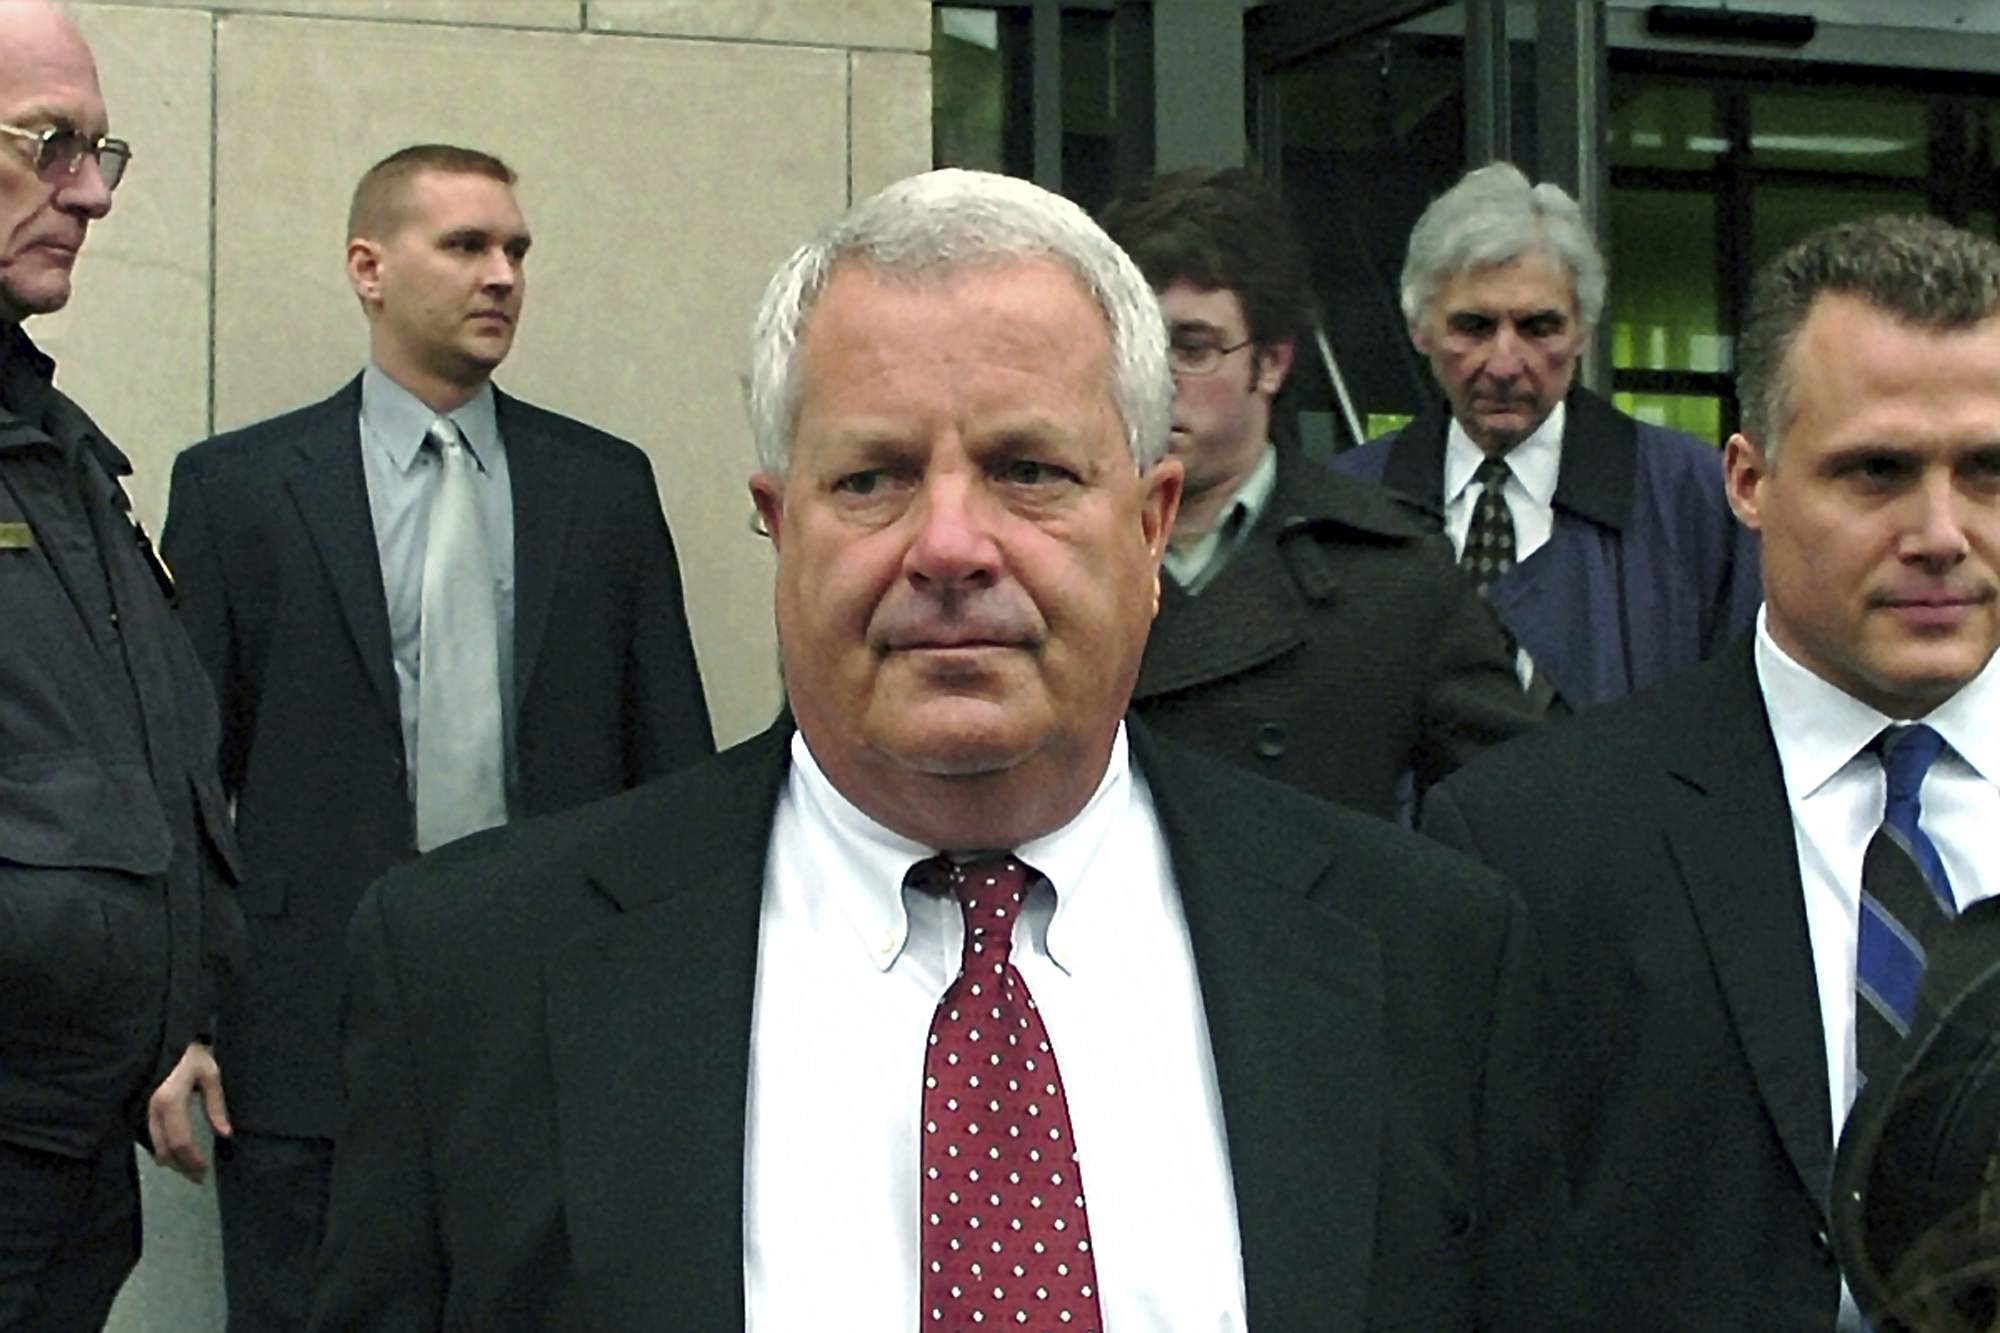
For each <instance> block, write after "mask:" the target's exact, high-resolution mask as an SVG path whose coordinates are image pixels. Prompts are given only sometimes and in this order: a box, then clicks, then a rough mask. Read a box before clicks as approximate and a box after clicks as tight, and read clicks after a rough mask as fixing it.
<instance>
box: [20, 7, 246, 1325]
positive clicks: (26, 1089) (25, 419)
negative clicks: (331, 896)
mask: <svg viewBox="0 0 2000 1333" xmlns="http://www.w3.org/2000/svg"><path fill="white" fill-rule="evenodd" d="M106 128H107V118H106V114H105V108H104V97H103V94H102V93H101V92H100V91H99V90H98V86H97V69H96V65H95V63H94V62H93V61H92V59H91V55H90V48H89V47H88V46H87V45H86V44H85V43H84V40H83V37H82V35H81V34H80V33H78V31H77V30H76V27H75V25H74V24H73V23H71V21H70V20H69V18H68V17H67V16H66V15H65V14H63V12H62V11H61V10H60V9H58V8H56V7H55V6H54V5H51V4H47V3H43V2H42V0H6V2H5V3H0V626H5V631H4V632H0V1328H6V1329H9V1330H17V1331H18V1330H34V1331H35V1333H56V1331H58V1330H71V1329H95V1328H98V1327H100V1326H102V1324H103V1322H104V1318H105V1314H106V1312H107V1311H108V1310H109V1309H110V1306H111V1302H112V1299H113V1298H114V1297H115V1296H116V1295H117V1293H118V1288H119V1286H120V1285H121V1284H122V1283H123V1282H124V1280H125V1275H126V1274H127V1273H129V1272H130V1271H131V1269H132V1265H133V1264H134V1263H135V1262H136V1261H137V1259H138V1256H139V1192H138V1178H137V1171H136V1166H135V1163H134V1160H133V1154H132V1144H131V1138H132V1137H133V1135H134V1134H137V1135H138V1136H139V1137H141V1138H142V1139H149V1140H150V1142H151V1145H152V1147H153V1150H154V1151H155V1153H156V1154H158V1155H159V1157H160V1159H161V1160H162V1161H163V1162H165V1163H167V1164H168V1165H170V1166H172V1167H174V1168H175V1169H176V1170H178V1171H180V1172H182V1173H183V1174H184V1175H187V1176H188V1177H189V1178H191V1179H194V1180H197V1181H198V1180H200V1179H201V1178H202V1176H203V1175H204V1174H205V1173H206V1171H207V1162H206V1161H205V1160H204V1158H203V1156H202V1153H201V1151H200V1149H199V1148H198V1147H197V1145H196V1143H195V1140H194V1137H193V1134H192V1133H191V1131H190V1122H189V1116H188V1103H189V1098H190V1096H191V1095H192V1094H194V1093H197V1092H198V1093H199V1094H200V1095H201V1096H202V1097H203V1099H204V1101H205V1102H206V1105H207V1109H208V1113H209V1116H210V1118H211V1119H212V1120H214V1121H215V1122H216V1123H217V1125H218V1127H219V1128H226V1127H227V1123H228V1121H227V1117H226V1115H225V1113H224V1111H223V1107H222V1092H221V1084H220V1081H219V1079H218V1076H217V1071H216V1065H215V1061H214V1060H213V1059H211V1058H210V1057H209V1054H208V1049H207V1047H206V1045H205V1044H203V1043H202V1041H200V1040H198V1039H197V1038H198V1036H199V1034H201V1033H202V1032H203V1031H205V1029H206V1026H207V1015H208V1008H209V1003H210V1001H209V991H210V982H211V976H212V973H213V971H214V970H215V967H216V965H217V963H218V961H219V960H220V959H221V958H222V957H224V956H225V955H226V954H227V952H228V950H229V947H230V945H231V943H232V936H233V935H234V933H235V930H236V928H237V922H236V918H235V905H234V901H233V899H232V897H231V895H230V892H229V889H228V884H229V883H230V881H232V880H233V878H234V870H233V866H234V857H235V852H234V846H233V843H232V842H231V835H230V831H229V814H228V809H227V806H226V805H225V803H224V801H223V798H222V794H221V790H220V787H219V785H218V783H217V781H216V777H215V772H214V754H215V741H216V716H215V705H214V702H213V699H212V697H211V694H210V691H209V688H208V682H207V681H206V679H205V678H204V677H203V675H202V670H201V666H200V664H199V662H198V661H197V660H196V658H195V656H194V653H193V651H192V649H191V648H190V646H189V644H188V642H187V640H186V639H185V638H184V637H183V636H182V634H181V632H180V629H179V627H178V626H177V625H176V624H175V623H174V621H173V617H172V613H171V610H170V607H169V602H170V599H171V597H172V586H171V582H170V581H169V579H168V577H167V574H166V570H165V568H164V567H163V566H161V565H160V563H159V562H158V560H157V559H155V558H154V557H153V555H152V548H151V547H150V545H148V543H147V541H146V538H145V535H144V534H143V533H142V532H140V531H139V529H138V527H137V526H136V524H135V523H134V522H133V521H132V518H131V512H130V506H129V504H128V502H127V501H126V498H125V493H124V491H123V490H122V489H121V487H120V485H119V481H118V478H119V477H120V476H122V475H123V474H125V473H127V472H129V471H130V470H131V465H130V464H129V463H128V462H127V461H126V460H125V457H124V455H123V454H121V453H119V451H118V450H117V449H116V448H115V447H113V445H112V444H111V442H110V441H108V440H106V439H105V438H104V435H103V433H102V432H101V431H99V430H98V428H97V426H96V425H95V424H94V423H93V422H92V421H91V420H90V418H88V417H86V416H85V415H84V414H83V412H82V411H81V410H79V409H78V408H77V407H76V405H75V404H74V403H71V402H70V401H69V400H68V399H67V398H65V397H64V396H63V395H62V394H60V393H58V392H57V391H56V389H55V387H54V385H53V382H52V377H53V374H54V370H55V366H54V363H52V362H51V361H50V360H49V359H48V358H47V357H46V356H44V355H43V354H42V353H41V352H40V351H38V350H37V349H36V347H35V345H34V343H33V342H31V341H30V340H29V338H28V336H27V334H25V333H24V332H22V330H21V323H22V321H24V320H26V319H27V318H29V317H30V316H33V315H40V314H47V313H49V312H51V311H55V310H60V309H61V308H62V307H63V305H64V304H65V303H66V302H67V301H68V300H69V294H70V271H71V269H72V267H73V266H74V265H75V263H76V258H77V252H78V251H79V250H80V249H81V248H82V246H83V242H84V237H85V235H86V234H87V233H88V231H89V228H90V224H91V223H92V222H94V221H96V220H97V219H98V218H101V217H103V216H104V215H105V214H106V213H108V212H110V211H111V191H112V189H113V188H114V187H116V186H117V184H118V181H119V178H120V177H121V176H122V175H123V174H124V169H125V165H126V162H127V161H128V160H129V159H130V156H131V151H130V149H129V148H128V147H127V146H126V145H125V144H124V143H123V142H122V141H121V140H117V139H111V138H107V137H105V131H106Z"/></svg>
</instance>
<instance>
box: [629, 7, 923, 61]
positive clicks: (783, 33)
mask: <svg viewBox="0 0 2000 1333" xmlns="http://www.w3.org/2000/svg"><path fill="white" fill-rule="evenodd" d="M589 20H590V26H591V27H592V28H595V29H598V30H600V31H605V32H646V33H655V34H658V35H661V36H667V37H721V38H728V39H732V40H738V41H754V42H804V43H807V44H809V45H816V46H866V47H885V48H889V49H892V50H900V51H928V50H930V49H931V6H930V0H590V9H589Z"/></svg>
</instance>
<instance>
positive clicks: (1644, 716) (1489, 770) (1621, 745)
mask: <svg viewBox="0 0 2000 1333" xmlns="http://www.w3.org/2000/svg"><path fill="white" fill-rule="evenodd" d="M1739 669H1740V667H1739V666H1738V665H1737V664H1736V663H1735V662H1734V660H1733V658H1730V657H1729V656H1728V655H1725V657H1724V658H1723V659H1717V660H1711V661H1708V662H1702V663H1698V664H1696V665H1694V666H1691V667H1686V668H1683V669H1682V670H1680V671H1676V672H1674V673H1672V674H1671V675H1668V676H1667V677H1665V678H1664V679H1662V680H1660V681H1658V682H1656V683H1654V684H1652V685H1650V686H1647V687H1646V688H1644V689H1641V690H1639V691H1637V692H1636V693H1633V694H1630V695H1626V696H1625V697H1623V698H1620V699H1614V700H1611V701H1610V702H1608V703H1603V704H1599V705H1597V706H1595V707H1592V708H1587V709H1585V710H1583V711H1582V712H1581V713H1578V714H1576V715H1575V716H1573V717H1568V718H1563V719H1561V720H1560V721H1557V722H1554V723H1551V724H1550V725H1549V726H1546V727H1541V728H1539V729H1537V730H1535V731H1532V732H1529V733H1527V734H1525V735H1522V736H1519V737H1516V738H1515V739H1513V740H1511V741H1509V742H1507V743H1506V744H1505V745H1501V746H1497V747H1495V748H1494V749H1491V750H1488V751H1487V752H1486V753H1484V754H1482V755H1479V756H1478V757H1477V758H1475V759H1473V760H1472V761H1471V762H1470V763H1468V764H1466V765H1465V766H1464V767H1463V768H1461V769H1459V770H1458V771H1457V772H1456V773H1454V774H1452V775H1451V776H1450V777H1448V778H1446V779H1445V780H1444V782H1443V783H1442V784H1441V787H1440V790H1446V791H1449V792H1450V793H1452V794H1453V795H1471V794H1484V795H1492V796H1499V797H1500V798H1502V799H1505V800H1506V801H1507V802H1508V803H1509V804H1511V805H1517V806H1518V807H1520V808H1522V809H1527V808H1530V807H1538V806H1541V805H1552V806H1553V805H1560V806H1565V807H1570V808H1579V807H1581V806H1584V805H1594V804H1599V803H1609V804H1612V805H1616V804H1618V803H1619V802H1621V801H1624V800H1626V799H1628V796H1629V794H1630V792H1631V791H1632V790H1633V788H1634V787H1635V785H1637V784H1640V783H1643V782H1646V781H1650V780H1651V779H1652V777H1653V775H1655V774H1656V773H1658V772H1659V770H1660V764H1659V762H1658V760H1660V758H1661V757H1662V754H1663V752H1664V750H1665V749H1667V748H1672V747H1678V746H1679V745H1681V744H1682V743H1684V742H1685V741H1686V739H1687V738H1688V737H1689V736H1692V735H1699V734H1703V733H1704V732H1705V731H1706V730H1707V729H1709V728H1712V727H1714V726H1715V725H1717V723H1716V721H1715V718H1714V712H1715V702H1714V701H1715V695H1716V691H1717V689H1718V688H1720V687H1722V686H1723V685H1724V684H1725V680H1726V673H1728V672H1730V671H1734V670H1739ZM1753 721H1754V719H1748V718H1746V719H1744V725H1746V726H1747V725H1752V723H1753Z"/></svg>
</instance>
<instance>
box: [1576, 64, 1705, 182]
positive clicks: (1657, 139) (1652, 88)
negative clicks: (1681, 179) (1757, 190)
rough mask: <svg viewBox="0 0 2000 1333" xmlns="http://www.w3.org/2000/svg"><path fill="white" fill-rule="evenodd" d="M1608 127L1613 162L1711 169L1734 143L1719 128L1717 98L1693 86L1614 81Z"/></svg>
mask: <svg viewBox="0 0 2000 1333" xmlns="http://www.w3.org/2000/svg"><path fill="white" fill-rule="evenodd" d="M1612 99H1613V103H1614V105H1613V106H1612V108H1611V117H1610V120H1609V122H1608V124H1607V126H1606V131H1605V150H1606V153H1607V155H1608V156H1609V158H1610V161H1611V164H1612V165H1613V166H1619V167H1658V168H1665V169H1670V170H1677V171H1706V170H1708V169H1709V168H1711V167H1713V166H1714V165H1715V159H1716V156H1717V155H1718V154H1720V153H1721V152H1722V151H1723V150H1724V149H1725V148H1727V147H1728V146H1729V145H1728V141H1727V140H1726V139H1724V138H1723V136H1722V134H1721V133H1720V132H1719V131H1718V130H1717V129H1716V123H1715V97H1714V94H1712V93H1711V92H1710V91H1709V90H1708V89H1707V88H1704V87H1700V86H1698V85H1693V84H1679V83H1656V84H1650V85H1648V86H1646V87H1644V88H1637V89H1635V88H1633V87H1632V86H1631V85H1629V84H1614V86H1613V89H1612Z"/></svg>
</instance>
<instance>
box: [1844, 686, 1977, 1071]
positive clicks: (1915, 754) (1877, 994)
mask: <svg viewBox="0 0 2000 1333" xmlns="http://www.w3.org/2000/svg"><path fill="white" fill-rule="evenodd" d="M1876 747H1877V748H1879V750H1880V752H1881V757H1882V772H1883V775H1884V776H1885V777H1886V778H1887V779H1888V791H1889V794H1888V799H1887V800H1886V801H1885V802H1884V805H1883V811H1882V825H1881V827H1880V828H1878V829H1876V830H1875V836H1874V838H1872V839H1871V840H1870V841H1869V843H1868V851H1867V854H1866V855H1865V857H1864V858H1863V859H1862V863H1861V932H1860V937H1859V939H1858V941H1857V947H1856V951H1855V960H1854V992H1855V997H1854V998H1855V1005H1854V1051H1855V1065H1856V1068H1857V1069H1858V1071H1859V1073H1860V1081H1861V1082H1862V1083H1865V1082H1866V1081H1867V1080H1869V1079H1871V1078H1874V1077H1876V1076H1878V1075H1880V1074H1885V1073H1888V1072H1890V1071H1891V1070H1892V1069H1893V1066H1894V1060H1895V1050H1896V1046H1897V1044H1898V1043H1899V1042H1900V1041H1901V1040H1902V1039H1903V1037H1904V1035H1905V1034H1907V1033H1908V1032H1909V1030H1910V1020H1911V1018H1912V1017H1913V1016H1914V1015H1915V1013H1916V1009H1917V986H1918V983H1919V982H1921V981H1922V980H1923V975H1924V963H1925V959H1926V946H1927V944H1928V942H1929V941H1930V940H1931V939H1932V938H1933V936H1934V934H1935V932H1936V931H1937V930H1938V929H1939V928H1940V927H1941V926H1942V925H1943V924H1944V923H1945V922H1946V921H1948V920H1950V919H1951V918H1952V917H1953V916H1955V915H1957V913H1958V907H1957V903H1956V901H1955V900H1954V899H1953V897H1952V892H1951V880H1950V879H1949V878H1948V877H1947V876H1946V874H1945V869H1944V862H1943V861H1941V860H1940V859H1939V858H1938V851H1937V847H1936V845H1935V844H1933V843H1932V842H1931V840H1930V835H1929V834H1927V833H1925V832H1924V830H1923V826H1922V824H1921V823H1919V820H1920V819H1921V817H1922V815H1923V806H1922V804H1921V803H1920V801H1919V800H1918V791H1919V790H1920V789H1921V788H1922V786H1923V782H1924V774H1925V773H1926V772H1927V771H1929V769H1930V766H1931V764H1932V762H1933V761H1934V760H1936V758H1937V757H1938V754H1939V752H1940V751H1941V750H1942V749H1943V748H1944V738H1943V737H1941V736H1939V735H1938V734H1937V732H1935V731H1933V730H1932V729H1931V728H1929V727H1927V726H1923V725H1921V724H1920V725H1917V726H1912V727H1892V728H1890V729H1889V730H1887V731H1884V732H1883V733H1882V735H1881V736H1879V737H1878V738H1877V740H1876Z"/></svg>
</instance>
